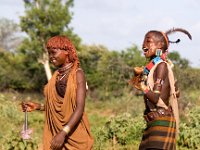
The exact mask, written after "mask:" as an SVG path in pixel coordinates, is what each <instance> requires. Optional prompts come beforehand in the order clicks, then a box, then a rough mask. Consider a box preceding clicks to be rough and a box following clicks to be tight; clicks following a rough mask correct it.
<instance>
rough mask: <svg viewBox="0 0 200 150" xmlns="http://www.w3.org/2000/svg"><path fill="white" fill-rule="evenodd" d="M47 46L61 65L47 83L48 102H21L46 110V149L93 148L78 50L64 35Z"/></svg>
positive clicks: (55, 62)
mask: <svg viewBox="0 0 200 150" xmlns="http://www.w3.org/2000/svg"><path fill="white" fill-rule="evenodd" d="M46 48H47V50H48V53H49V58H50V61H51V63H53V65H54V66H56V67H58V70H57V71H55V73H54V74H53V76H52V78H51V79H50V80H49V82H48V84H47V85H46V86H45V89H44V95H45V98H46V100H45V105H42V104H38V103H34V102H26V103H22V108H23V111H29V112H30V111H33V110H43V111H45V125H44V135H43V146H44V148H43V149H44V150H50V149H52V150H61V149H62V150H67V149H69V150H91V149H92V146H93V138H92V136H91V133H90V126H89V122H88V119H87V116H86V114H85V113H84V107H85V96H86V81H85V77H84V72H83V70H82V69H81V68H80V67H79V60H78V57H77V54H76V50H75V47H74V45H73V44H72V43H71V41H70V40H69V39H68V38H67V37H65V36H54V37H52V38H50V39H49V40H48V41H47V45H46Z"/></svg>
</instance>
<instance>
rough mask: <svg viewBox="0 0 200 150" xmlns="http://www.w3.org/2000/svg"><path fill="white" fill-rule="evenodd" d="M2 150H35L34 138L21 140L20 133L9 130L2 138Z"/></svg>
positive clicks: (35, 142) (36, 147)
mask: <svg viewBox="0 0 200 150" xmlns="http://www.w3.org/2000/svg"><path fill="white" fill-rule="evenodd" d="M1 147H2V149H4V150H36V149H38V146H37V141H36V140H35V139H31V140H23V139H22V138H21V136H20V134H19V133H18V132H16V131H14V130H11V131H10V132H9V134H8V135H7V136H6V137H5V138H4V144H3V145H2V146H1Z"/></svg>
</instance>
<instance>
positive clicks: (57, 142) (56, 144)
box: [50, 131, 67, 150]
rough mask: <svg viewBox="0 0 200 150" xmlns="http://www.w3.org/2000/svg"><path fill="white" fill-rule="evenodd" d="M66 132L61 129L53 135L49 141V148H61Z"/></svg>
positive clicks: (59, 149) (58, 149)
mask: <svg viewBox="0 0 200 150" xmlns="http://www.w3.org/2000/svg"><path fill="white" fill-rule="evenodd" d="M66 135H67V133H66V132H65V131H61V132H60V133H58V134H57V135H56V136H54V138H53V140H52V141H51V147H50V148H51V149H52V150H61V149H62V147H63V144H64V142H65V137H66Z"/></svg>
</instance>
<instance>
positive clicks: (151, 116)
mask: <svg viewBox="0 0 200 150" xmlns="http://www.w3.org/2000/svg"><path fill="white" fill-rule="evenodd" d="M164 116H173V112H172V109H171V107H170V108H168V109H165V108H161V107H160V108H157V109H156V110H155V111H151V112H149V113H148V114H147V115H144V119H145V120H146V121H147V122H150V121H153V120H155V119H156V118H158V117H164Z"/></svg>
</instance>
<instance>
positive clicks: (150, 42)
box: [142, 33, 162, 58]
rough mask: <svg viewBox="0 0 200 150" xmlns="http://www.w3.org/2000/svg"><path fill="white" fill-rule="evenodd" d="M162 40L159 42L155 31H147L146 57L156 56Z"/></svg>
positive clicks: (144, 47)
mask: <svg viewBox="0 0 200 150" xmlns="http://www.w3.org/2000/svg"><path fill="white" fill-rule="evenodd" d="M161 47H162V46H161V42H159V41H158V40H157V39H156V38H155V35H154V34H153V33H147V34H146V36H145V38H144V42H143V46H142V49H143V52H144V55H145V57H146V58H151V57H153V56H155V54H156V50H157V49H161Z"/></svg>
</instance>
